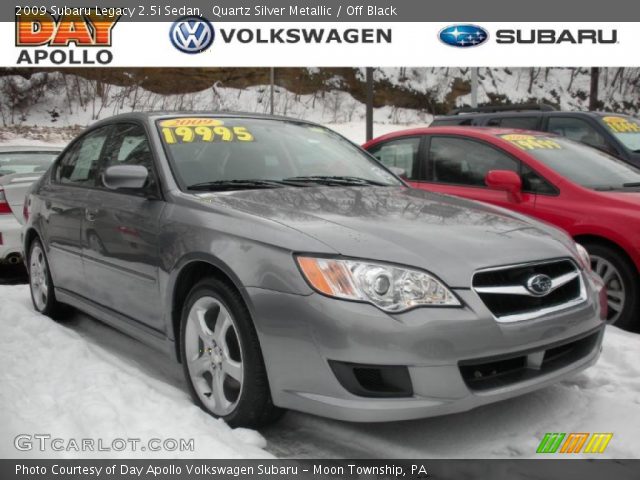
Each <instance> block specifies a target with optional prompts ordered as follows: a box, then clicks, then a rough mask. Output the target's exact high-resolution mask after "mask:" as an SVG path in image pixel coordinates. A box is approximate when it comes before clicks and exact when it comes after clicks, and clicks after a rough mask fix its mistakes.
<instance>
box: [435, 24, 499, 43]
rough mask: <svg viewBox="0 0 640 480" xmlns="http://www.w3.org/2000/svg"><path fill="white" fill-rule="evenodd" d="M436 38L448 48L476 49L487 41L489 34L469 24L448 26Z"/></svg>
mask: <svg viewBox="0 0 640 480" xmlns="http://www.w3.org/2000/svg"><path fill="white" fill-rule="evenodd" d="M438 38H439V39H440V41H441V42H442V43H444V44H445V45H449V46H450V47H459V48H469V47H478V46H480V45H482V44H483V43H485V42H486V41H487V40H488V39H489V32H487V31H486V30H485V29H484V28H482V27H479V26H477V25H471V24H458V25H449V26H448V27H445V28H443V29H442V30H440V33H438Z"/></svg>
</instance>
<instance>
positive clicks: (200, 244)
mask: <svg viewBox="0 0 640 480" xmlns="http://www.w3.org/2000/svg"><path fill="white" fill-rule="evenodd" d="M26 202H27V203H26V206H25V209H24V211H25V215H26V217H27V222H26V225H25V227H24V230H23V246H24V251H25V252H27V254H26V255H25V261H26V263H27V266H28V270H29V274H30V285H31V294H32V299H33V305H34V307H35V308H36V310H38V311H39V312H41V313H43V314H45V315H48V316H51V317H53V318H55V319H62V318H63V316H64V314H65V312H66V311H68V309H69V308H68V307H75V308H77V309H79V310H82V311H84V312H86V313H88V314H90V315H92V316H94V317H96V318H98V319H99V320H101V321H103V322H105V323H107V324H109V325H112V326H114V327H115V328H118V329H120V330H122V331H123V332H125V333H126V334H128V335H131V336H133V337H135V338H137V339H139V340H141V341H143V342H146V343H148V344H150V345H152V346H155V347H157V348H159V349H161V350H163V351H165V352H166V353H167V354H169V355H172V356H173V357H175V359H176V360H177V361H178V362H180V363H181V364H182V366H183V368H184V374H185V377H186V379H187V383H188V386H189V389H190V391H191V394H192V396H193V399H194V401H195V402H196V403H197V404H198V405H199V406H200V407H201V408H203V409H204V410H205V411H207V412H209V413H210V414H212V415H214V416H216V417H220V418H223V419H224V420H225V421H226V422H228V423H229V424H230V425H232V426H250V427H256V426H260V425H264V424H266V423H268V422H270V421H274V420H275V419H277V418H278V417H279V416H280V415H281V414H282V412H283V411H284V410H285V409H294V410H300V411H304V412H309V413H312V414H317V415H322V416H326V417H331V418H336V419H341V420H347V421H358V422H370V421H391V420H405V419H413V418H419V417H427V416H432V415H442V414H448V413H453V412H460V411H464V410H469V409H471V408H474V407H477V406H480V405H483V404H487V403H490V402H495V401H498V400H502V399H506V398H509V397H513V396H516V395H520V394H524V393H527V392H530V391H532V390H535V389H539V388H541V387H544V386H547V385H550V384H552V383H554V382H558V381H560V380H562V379H565V378H567V377H569V376H571V375H574V374H575V373H577V372H579V371H581V370H583V369H585V368H587V367H588V366H590V365H592V364H593V363H594V362H596V360H597V358H598V356H599V353H600V349H601V343H602V335H603V331H604V325H605V322H604V320H603V319H604V318H606V292H605V291H604V288H603V286H602V282H601V280H600V279H599V278H598V277H597V276H596V275H594V274H593V273H592V272H591V271H590V262H589V258H588V255H587V254H586V252H585V250H584V249H583V248H582V247H581V246H580V245H577V244H576V243H574V241H573V240H571V239H570V238H569V237H568V236H567V235H566V234H564V233H563V232H561V231H560V230H557V229H555V228H553V227H551V226H549V225H547V224H543V223H540V222H537V221H535V220H532V219H530V218H526V217H524V216H521V215H518V214H516V213H513V212H509V211H506V210H503V209H500V208H496V207H492V206H489V205H486V204H482V203H475V202H471V201H467V200H463V199H460V198H454V197H448V196H443V195H438V194H433V193H430V192H426V191H420V190H414V189H411V188H409V187H408V186H407V185H406V184H405V183H404V182H403V181H402V180H401V179H400V178H398V177H397V176H396V175H395V174H394V173H393V172H391V171H389V170H387V169H386V168H385V167H384V166H382V165H380V164H379V163H377V162H376V161H375V160H374V159H373V157H370V156H369V155H368V154H367V153H366V152H364V151H363V150H361V149H360V148H358V147H357V146H355V145H353V144H352V143H351V142H349V141H348V140H346V139H345V138H343V137H341V136H340V135H338V134H336V133H334V132H333V131H331V130H328V129H327V128H324V127H322V126H320V125H316V124H313V123H308V122H304V121H300V120H293V119H287V118H280V117H267V116H257V115H245V114H215V113H203V112H197V113H195V112H186V113H176V112H171V113H144V114H143V113H132V114H125V115H120V116H116V117H112V118H110V119H107V120H103V121H100V122H98V123H96V124H94V125H92V126H91V127H90V128H88V129H87V130H86V131H85V132H84V133H83V134H81V135H80V136H79V137H78V138H77V139H75V140H74V141H73V142H71V143H70V145H69V146H68V147H67V148H66V150H65V151H64V152H63V153H62V154H61V155H60V156H59V158H58V159H57V161H56V162H55V164H54V165H53V166H52V167H51V168H50V170H49V171H48V172H47V173H46V174H45V175H44V176H43V177H42V178H41V179H40V180H39V181H38V182H37V183H36V184H35V185H34V187H33V188H32V190H31V192H30V194H29V195H28V198H27V200H26Z"/></svg>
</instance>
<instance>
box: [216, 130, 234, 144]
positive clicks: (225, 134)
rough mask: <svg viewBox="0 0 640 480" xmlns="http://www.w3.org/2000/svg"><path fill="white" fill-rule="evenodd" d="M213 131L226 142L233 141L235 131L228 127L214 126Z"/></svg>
mask: <svg viewBox="0 0 640 480" xmlns="http://www.w3.org/2000/svg"><path fill="white" fill-rule="evenodd" d="M213 133H215V134H216V135H219V136H220V137H222V141H224V142H231V141H233V133H231V130H229V129H228V128H227V127H213Z"/></svg>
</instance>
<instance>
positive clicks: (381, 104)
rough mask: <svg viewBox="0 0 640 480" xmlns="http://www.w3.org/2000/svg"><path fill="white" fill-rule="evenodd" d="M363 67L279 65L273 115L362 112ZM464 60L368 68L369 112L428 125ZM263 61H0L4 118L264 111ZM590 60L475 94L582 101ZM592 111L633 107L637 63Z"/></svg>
mask: <svg viewBox="0 0 640 480" xmlns="http://www.w3.org/2000/svg"><path fill="white" fill-rule="evenodd" d="M364 76H365V72H364V69H359V68H278V69H276V71H275V83H276V86H277V89H276V101H275V111H276V113H280V114H284V115H290V116H294V117H300V118H310V119H312V120H317V121H323V122H328V123H340V122H349V121H354V120H358V119H360V118H361V117H362V116H363V115H364V103H363V102H364V101H365V98H366V90H365V81H364ZM470 76H471V72H470V69H468V68H385V69H376V70H375V72H374V83H375V84H374V89H375V95H374V105H375V107H376V112H375V116H376V117H375V118H376V121H377V122H382V123H426V122H428V121H430V119H431V116H432V115H437V114H443V113H446V112H448V111H449V110H451V109H452V108H454V107H460V106H464V105H467V104H469V102H470V91H471V85H470ZM268 83H269V70H268V69H265V68H206V69H204V68H194V69H184V68H162V69H160V68H157V69H153V68H138V69H119V68H107V69H59V70H51V69H41V70H37V69H22V68H20V69H16V68H11V69H0V123H1V124H2V125H3V126H7V127H15V126H18V125H22V126H34V125H38V126H52V125H55V126H59V125H75V124H78V125H86V124H87V123H90V122H91V121H93V120H95V119H98V118H102V117H105V116H108V115H112V114H115V113H120V112H123V111H130V110H157V109H217V110H244V111H258V112H266V111H268V110H269V91H268ZM589 86H590V69H588V68H481V69H479V102H480V103H481V104H483V105H485V104H512V103H521V102H528V103H530V102H545V103H549V104H552V105H555V106H556V107H559V108H562V109H586V108H587V107H588V104H589ZM599 86H600V88H599V91H598V102H597V105H598V107H599V108H600V109H606V110H616V111H624V112H628V113H637V112H638V110H639V109H640V69H637V68H634V69H632V68H615V69H612V68H602V69H600V85H599Z"/></svg>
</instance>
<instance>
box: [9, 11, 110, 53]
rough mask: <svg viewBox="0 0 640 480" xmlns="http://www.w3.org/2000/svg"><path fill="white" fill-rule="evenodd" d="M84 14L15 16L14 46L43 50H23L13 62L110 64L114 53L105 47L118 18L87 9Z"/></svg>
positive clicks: (41, 13) (107, 45)
mask: <svg viewBox="0 0 640 480" xmlns="http://www.w3.org/2000/svg"><path fill="white" fill-rule="evenodd" d="M83 12H84V13H83V14H75V13H72V14H69V15H59V16H57V17H54V16H53V15H51V14H50V13H48V12H46V11H44V10H43V11H39V12H38V13H34V14H30V15H16V21H15V25H16V46H17V47H46V48H33V49H32V48H24V49H23V50H21V51H20V53H19V55H18V60H17V62H16V63H17V64H18V65H24V64H26V65H38V64H43V63H44V64H46V63H50V64H53V65H63V64H64V65H96V64H99V65H107V64H109V63H111V62H112V61H113V53H112V52H111V50H110V49H109V48H108V47H111V42H112V30H113V27H114V26H115V24H116V23H117V21H118V19H119V18H120V16H119V15H100V14H98V12H95V11H93V10H92V9H91V8H90V7H87V8H86V9H84V10H83ZM51 47H55V48H51ZM85 47H90V48H85ZM96 47H98V48H99V49H96ZM100 47H102V48H100Z"/></svg>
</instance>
